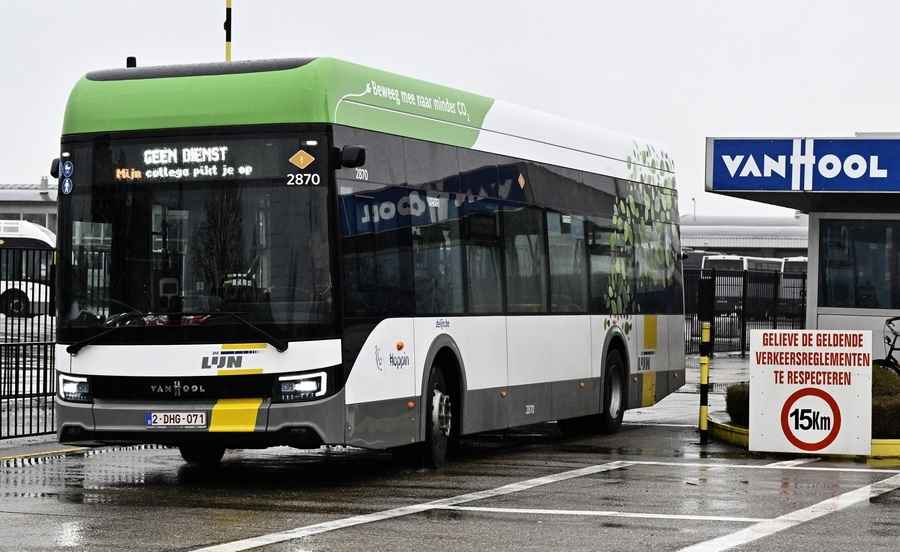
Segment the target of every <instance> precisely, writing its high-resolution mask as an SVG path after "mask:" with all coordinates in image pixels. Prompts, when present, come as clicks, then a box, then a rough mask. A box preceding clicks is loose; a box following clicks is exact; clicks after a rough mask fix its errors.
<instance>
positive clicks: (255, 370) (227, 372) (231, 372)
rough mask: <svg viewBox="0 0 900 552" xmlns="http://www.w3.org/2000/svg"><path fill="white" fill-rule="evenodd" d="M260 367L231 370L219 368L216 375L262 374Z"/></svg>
mask: <svg viewBox="0 0 900 552" xmlns="http://www.w3.org/2000/svg"><path fill="white" fill-rule="evenodd" d="M262 373H263V369H262V368H234V369H231V370H219V371H217V372H216V375H217V376H249V375H251V374H262Z"/></svg>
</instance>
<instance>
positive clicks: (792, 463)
mask: <svg viewBox="0 0 900 552" xmlns="http://www.w3.org/2000/svg"><path fill="white" fill-rule="evenodd" d="M819 460H820V458H819V457H817V456H813V457H811V458H797V459H795V460H782V461H781V462H772V463H771V464H767V465H768V466H769V467H770V468H791V467H794V466H802V465H803V464H811V463H813V462H818V461H819Z"/></svg>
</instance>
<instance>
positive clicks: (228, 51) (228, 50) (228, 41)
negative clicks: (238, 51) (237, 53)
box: [225, 0, 231, 61]
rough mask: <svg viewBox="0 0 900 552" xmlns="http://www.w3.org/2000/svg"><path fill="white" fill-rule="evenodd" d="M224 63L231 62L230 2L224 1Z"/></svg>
mask: <svg viewBox="0 0 900 552" xmlns="http://www.w3.org/2000/svg"><path fill="white" fill-rule="evenodd" d="M225 61H231V0H225Z"/></svg>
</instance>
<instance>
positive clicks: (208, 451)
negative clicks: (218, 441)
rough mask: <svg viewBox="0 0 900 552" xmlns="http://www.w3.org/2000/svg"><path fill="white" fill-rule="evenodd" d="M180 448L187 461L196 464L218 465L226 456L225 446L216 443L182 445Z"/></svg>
mask: <svg viewBox="0 0 900 552" xmlns="http://www.w3.org/2000/svg"><path fill="white" fill-rule="evenodd" d="M178 450H179V452H181V457H182V458H184V461H185V462H187V463H188V464H191V465H195V466H206V467H210V466H217V465H219V463H220V462H221V461H222V457H223V456H225V447H220V446H216V445H197V444H192V445H181V446H179V447H178Z"/></svg>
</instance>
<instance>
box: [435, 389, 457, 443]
mask: <svg viewBox="0 0 900 552" xmlns="http://www.w3.org/2000/svg"><path fill="white" fill-rule="evenodd" d="M431 405H432V410H431V423H432V425H433V426H434V428H435V429H436V430H437V431H439V432H440V433H441V434H443V435H444V436H445V437H449V436H450V428H451V427H452V423H453V411H452V408H451V406H452V405H451V403H450V395H448V394H447V393H444V392H442V391H441V390H440V389H435V390H434V392H433V394H432V401H431Z"/></svg>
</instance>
